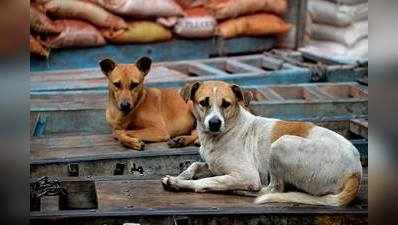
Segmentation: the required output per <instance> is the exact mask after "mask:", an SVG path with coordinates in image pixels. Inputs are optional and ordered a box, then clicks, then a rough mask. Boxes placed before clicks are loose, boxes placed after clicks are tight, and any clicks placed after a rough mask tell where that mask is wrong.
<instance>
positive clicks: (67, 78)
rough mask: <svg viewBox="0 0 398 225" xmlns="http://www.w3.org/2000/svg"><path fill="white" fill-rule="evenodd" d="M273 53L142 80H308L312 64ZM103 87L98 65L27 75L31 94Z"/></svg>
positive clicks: (339, 76) (343, 71) (179, 65)
mask: <svg viewBox="0 0 398 225" xmlns="http://www.w3.org/2000/svg"><path fill="white" fill-rule="evenodd" d="M274 52H275V53H274ZM274 52H272V53H265V55H250V56H239V57H229V58H212V59H201V60H188V61H179V62H163V63H155V64H154V66H153V69H152V70H151V72H150V74H149V75H148V76H147V78H146V84H147V86H153V87H174V88H175V87H181V86H182V85H184V84H185V82H187V81H195V80H212V79H213V80H214V79H219V80H225V81H230V82H234V83H236V84H240V85H259V84H278V83H279V84H282V83H285V84H289V83H300V82H311V81H312V79H313V75H314V73H313V71H312V70H311V69H308V68H305V67H304V66H303V65H310V66H315V65H317V64H316V63H314V62H303V60H304V58H303V57H301V60H298V59H297V57H296V56H294V54H290V53H289V54H287V53H286V51H274ZM292 55H293V56H292ZM278 57H282V58H279V59H278ZM291 63H293V64H295V65H297V66H293V65H292V64H291ZM323 67H324V68H325V72H326V74H324V75H325V80H327V81H330V82H347V81H356V80H358V79H360V78H362V77H363V76H364V74H365V73H366V71H367V70H366V69H365V68H357V65H323ZM231 75H233V76H231ZM260 78H261V79H260ZM106 87H107V84H106V79H105V77H104V76H103V75H102V73H101V72H100V71H99V68H98V66H96V69H91V70H90V69H82V70H71V71H54V72H39V73H32V75H31V92H48V91H76V90H106Z"/></svg>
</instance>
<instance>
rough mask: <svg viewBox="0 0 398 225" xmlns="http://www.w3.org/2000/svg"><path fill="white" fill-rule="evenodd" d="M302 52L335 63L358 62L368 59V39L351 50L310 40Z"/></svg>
mask: <svg viewBox="0 0 398 225" xmlns="http://www.w3.org/2000/svg"><path fill="white" fill-rule="evenodd" d="M299 50H300V52H303V53H307V54H310V55H316V56H318V57H321V58H325V59H331V60H334V61H357V60H366V59H367V58H368V39H367V38H364V39H362V40H360V41H359V42H358V43H357V44H356V45H354V46H352V47H351V48H349V47H347V46H345V45H342V44H339V43H334V42H328V41H317V40H310V41H309V42H308V43H307V45H306V46H305V47H303V48H300V49H299Z"/></svg>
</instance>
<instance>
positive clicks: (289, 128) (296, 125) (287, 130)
mask: <svg viewBox="0 0 398 225" xmlns="http://www.w3.org/2000/svg"><path fill="white" fill-rule="evenodd" d="M313 127H315V125H314V124H313V123H308V122H289V121H277V122H276V123H275V125H274V127H273V129H272V132H271V134H272V137H271V143H274V142H275V141H276V140H278V139H279V138H280V137H282V136H283V135H294V136H298V137H307V136H308V134H309V132H310V130H311V129H312V128H313Z"/></svg>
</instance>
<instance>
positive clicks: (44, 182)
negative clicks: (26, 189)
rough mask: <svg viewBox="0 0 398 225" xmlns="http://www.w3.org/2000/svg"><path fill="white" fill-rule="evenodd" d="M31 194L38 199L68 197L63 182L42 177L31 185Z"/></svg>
mask: <svg viewBox="0 0 398 225" xmlns="http://www.w3.org/2000/svg"><path fill="white" fill-rule="evenodd" d="M31 186H32V189H31V192H32V194H33V195H35V196H36V197H37V198H40V197H41V196H54V195H66V189H65V187H64V185H63V182H62V181H61V180H59V179H57V178H49V177H41V178H39V179H38V180H37V181H36V182H34V183H32V184H31Z"/></svg>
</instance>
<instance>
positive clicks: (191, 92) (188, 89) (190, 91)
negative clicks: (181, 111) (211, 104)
mask: <svg viewBox="0 0 398 225" xmlns="http://www.w3.org/2000/svg"><path fill="white" fill-rule="evenodd" d="M199 87H200V82H189V83H187V84H185V85H184V87H183V88H182V89H181V91H180V95H181V97H182V98H183V99H184V100H185V102H188V101H189V100H192V101H193V100H194V98H195V93H196V91H197V90H198V89H199Z"/></svg>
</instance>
